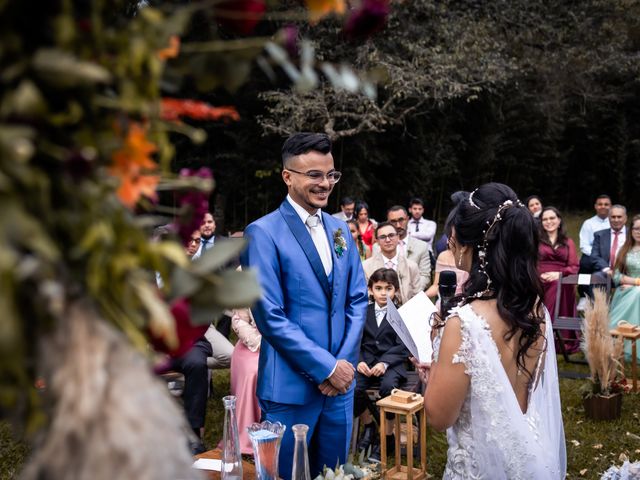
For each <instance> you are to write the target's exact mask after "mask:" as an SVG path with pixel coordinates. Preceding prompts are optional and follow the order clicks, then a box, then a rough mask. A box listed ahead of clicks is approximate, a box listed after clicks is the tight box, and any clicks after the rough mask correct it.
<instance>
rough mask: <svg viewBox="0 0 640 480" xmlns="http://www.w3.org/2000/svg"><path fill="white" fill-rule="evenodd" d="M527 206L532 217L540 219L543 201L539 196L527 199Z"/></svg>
mask: <svg viewBox="0 0 640 480" xmlns="http://www.w3.org/2000/svg"><path fill="white" fill-rule="evenodd" d="M525 205H526V206H527V209H528V210H529V211H530V212H531V215H533V216H534V218H539V217H540V213H541V212H542V200H540V197H539V196H537V195H531V196H530V197H529V198H527V201H526V202H525Z"/></svg>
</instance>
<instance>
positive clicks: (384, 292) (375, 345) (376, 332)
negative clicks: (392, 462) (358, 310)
mask: <svg viewBox="0 0 640 480" xmlns="http://www.w3.org/2000/svg"><path fill="white" fill-rule="evenodd" d="M368 286H369V298H370V299H371V300H372V303H370V304H369V307H368V308H367V319H366V321H365V326H364V330H363V333H362V341H361V343H360V361H359V362H358V366H357V368H356V370H357V373H356V390H355V397H354V403H355V405H354V415H355V416H360V415H362V422H363V424H364V433H363V435H362V440H361V441H360V443H359V445H358V448H359V449H367V448H368V447H369V445H370V444H371V443H373V440H374V439H376V438H377V437H378V435H377V432H376V431H375V426H374V423H373V418H372V417H371V415H370V414H369V412H365V410H366V406H367V397H366V395H367V393H366V391H367V389H369V388H373V387H376V386H379V391H380V396H381V397H383V398H384V397H387V396H389V395H390V394H391V390H393V389H394V388H397V387H399V386H400V385H401V384H402V383H404V382H405V381H406V376H407V372H406V370H405V361H406V360H407V358H408V357H409V351H408V350H407V348H406V347H405V346H404V344H403V343H402V342H401V341H400V339H399V338H398V335H397V334H396V332H395V330H393V328H392V327H391V325H390V324H389V322H388V321H387V318H386V317H387V297H388V298H389V299H390V300H391V301H393V302H394V304H396V302H397V300H395V298H394V297H395V294H396V292H397V291H398V290H399V289H400V282H399V280H398V274H397V273H396V272H395V270H393V269H390V268H380V269H378V270H376V271H375V272H373V274H372V275H371V277H369V284H368ZM387 426H388V431H387V432H385V433H386V434H387V435H391V434H392V428H393V423H392V422H388V423H387ZM388 440H389V441H387V445H393V444H394V442H393V441H391V440H392V439H391V438H388ZM390 441H391V443H390ZM369 460H371V461H376V460H379V448H378V445H377V444H376V445H375V447H374V448H373V450H372V453H371V456H370V457H369Z"/></svg>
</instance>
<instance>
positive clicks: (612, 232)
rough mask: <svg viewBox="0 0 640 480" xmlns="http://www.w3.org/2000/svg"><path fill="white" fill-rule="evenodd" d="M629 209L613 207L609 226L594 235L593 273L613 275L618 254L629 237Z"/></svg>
mask: <svg viewBox="0 0 640 480" xmlns="http://www.w3.org/2000/svg"><path fill="white" fill-rule="evenodd" d="M626 223H627V209H626V208H625V207H623V206H622V205H613V206H612V207H611V209H610V210H609V226H610V228H607V229H605V230H600V231H598V232H596V233H594V234H593V247H592V248H591V267H592V272H594V273H596V272H601V273H605V274H608V275H611V274H612V273H613V267H614V265H615V263H616V258H617V256H618V252H619V251H620V249H621V248H622V245H624V242H625V240H626V235H627V228H626V227H625V224H626Z"/></svg>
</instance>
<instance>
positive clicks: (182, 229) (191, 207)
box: [177, 167, 213, 245]
mask: <svg viewBox="0 0 640 480" xmlns="http://www.w3.org/2000/svg"><path fill="white" fill-rule="evenodd" d="M180 176H181V177H198V178H202V179H205V180H209V179H213V174H212V173H211V169H209V168H207V167H201V168H199V169H191V168H183V169H182V170H180ZM177 200H178V205H179V207H180V210H181V211H185V214H184V215H182V216H181V217H180V218H178V219H177V221H178V235H179V236H180V239H181V240H182V242H183V244H184V245H186V244H187V242H189V240H190V239H191V234H192V233H193V232H195V231H196V230H198V229H199V228H200V224H201V223H202V219H203V218H204V215H205V214H206V213H207V212H208V211H209V192H203V191H201V190H189V191H186V192H181V193H179V194H178V199H177Z"/></svg>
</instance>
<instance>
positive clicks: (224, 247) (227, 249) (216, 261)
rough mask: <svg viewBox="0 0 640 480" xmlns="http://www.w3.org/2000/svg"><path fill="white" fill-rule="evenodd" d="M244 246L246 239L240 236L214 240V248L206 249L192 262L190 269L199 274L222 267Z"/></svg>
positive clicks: (205, 273)
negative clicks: (218, 240)
mask: <svg viewBox="0 0 640 480" xmlns="http://www.w3.org/2000/svg"><path fill="white" fill-rule="evenodd" d="M245 246H246V241H245V240H243V239H240V238H233V239H230V240H226V241H224V242H222V241H220V242H216V247H215V248H210V249H209V250H206V251H205V253H204V254H203V255H202V256H201V257H200V258H198V259H197V260H195V261H194V262H193V268H192V270H193V272H195V273H197V274H199V275H207V274H209V273H211V272H213V271H215V270H218V269H220V268H222V267H223V266H224V265H226V264H227V263H229V262H230V261H231V260H233V259H234V258H236V257H237V256H238V255H240V252H242V250H244V248H245Z"/></svg>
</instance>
